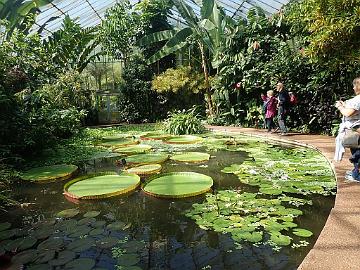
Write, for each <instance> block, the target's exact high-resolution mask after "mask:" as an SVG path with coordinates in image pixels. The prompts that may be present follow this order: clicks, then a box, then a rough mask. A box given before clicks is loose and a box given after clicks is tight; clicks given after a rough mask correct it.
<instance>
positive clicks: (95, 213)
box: [84, 211, 101, 218]
mask: <svg viewBox="0 0 360 270" xmlns="http://www.w3.org/2000/svg"><path fill="white" fill-rule="evenodd" d="M100 213H101V212H100V211H89V212H86V213H85V214H84V217H85V218H94V217H97V216H98V215H100Z"/></svg>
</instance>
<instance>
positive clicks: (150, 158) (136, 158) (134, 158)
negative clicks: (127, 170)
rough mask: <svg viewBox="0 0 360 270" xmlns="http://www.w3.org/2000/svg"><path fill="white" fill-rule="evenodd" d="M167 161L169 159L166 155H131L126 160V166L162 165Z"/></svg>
mask: <svg viewBox="0 0 360 270" xmlns="http://www.w3.org/2000/svg"><path fill="white" fill-rule="evenodd" d="M168 159H169V155H168V154H160V153H149V154H139V155H131V156H129V157H127V158H126V161H127V163H128V164H154V163H163V162H165V161H166V160H168Z"/></svg>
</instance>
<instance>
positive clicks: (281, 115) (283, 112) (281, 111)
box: [276, 82, 290, 135]
mask: <svg viewBox="0 0 360 270" xmlns="http://www.w3.org/2000/svg"><path fill="white" fill-rule="evenodd" d="M276 89H277V91H278V123H279V127H280V130H281V135H286V133H287V131H288V130H287V128H286V116H287V113H288V110H289V102H290V96H289V93H288V92H287V91H286V90H285V89H284V84H283V83H282V82H278V83H277V85H276Z"/></svg>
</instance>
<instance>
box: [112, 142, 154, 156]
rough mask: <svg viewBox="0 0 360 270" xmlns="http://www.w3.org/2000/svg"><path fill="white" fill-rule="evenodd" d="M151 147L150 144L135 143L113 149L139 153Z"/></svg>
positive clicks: (118, 151) (119, 151)
mask: <svg viewBox="0 0 360 270" xmlns="http://www.w3.org/2000/svg"><path fill="white" fill-rule="evenodd" d="M151 149H152V146H151V145H147V144H137V145H131V146H125V147H120V148H116V149H114V150H113V151H114V152H117V153H123V154H140V153H145V152H149V151H150V150H151Z"/></svg>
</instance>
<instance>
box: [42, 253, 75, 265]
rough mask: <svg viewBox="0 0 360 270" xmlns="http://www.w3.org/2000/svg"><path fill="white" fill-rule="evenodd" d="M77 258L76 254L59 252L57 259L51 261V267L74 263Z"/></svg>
mask: <svg viewBox="0 0 360 270" xmlns="http://www.w3.org/2000/svg"><path fill="white" fill-rule="evenodd" d="M75 257H76V254H75V252H72V251H70V250H64V251H61V252H59V254H58V256H57V258H56V259H54V260H51V261H49V265H51V266H60V265H64V264H66V263H68V262H70V261H72V260H73V259H74V258H75Z"/></svg>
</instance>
